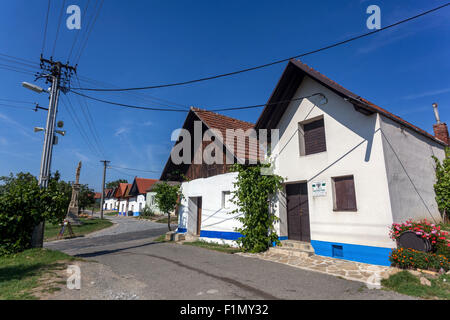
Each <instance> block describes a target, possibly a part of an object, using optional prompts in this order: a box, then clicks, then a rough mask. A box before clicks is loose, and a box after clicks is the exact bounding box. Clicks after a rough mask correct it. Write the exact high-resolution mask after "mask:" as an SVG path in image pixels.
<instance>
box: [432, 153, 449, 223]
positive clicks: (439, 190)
mask: <svg viewBox="0 0 450 320" xmlns="http://www.w3.org/2000/svg"><path fill="white" fill-rule="evenodd" d="M433 159H434V162H435V164H436V184H435V185H434V192H435V194H436V202H437V205H438V208H439V211H440V212H441V215H442V219H443V220H445V219H448V212H449V211H450V148H445V158H444V160H443V161H442V163H441V162H440V161H439V159H438V158H436V157H435V156H433Z"/></svg>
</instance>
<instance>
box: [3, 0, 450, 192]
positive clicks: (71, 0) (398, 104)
mask: <svg viewBox="0 0 450 320" xmlns="http://www.w3.org/2000/svg"><path fill="white" fill-rule="evenodd" d="M96 1H97V0H90V1H89V7H88V10H87V14H86V16H82V21H81V30H80V31H77V30H69V29H68V28H67V27H66V25H65V20H66V19H67V17H68V16H69V15H68V14H66V13H64V15H63V19H62V24H61V27H60V31H59V35H58V39H57V41H56V47H55V56H54V58H55V59H57V60H61V61H63V62H65V61H67V59H68V55H69V51H70V48H71V46H72V44H73V42H74V39H75V37H76V34H77V33H79V35H78V42H77V43H76V46H75V50H74V52H77V51H78V50H79V42H80V40H81V39H84V37H85V36H86V31H87V25H88V23H89V21H90V20H91V16H92V14H93V13H94V10H93V9H94V5H96ZM47 3H48V2H47V0H35V1H29V0H14V1H2V9H1V10H0V54H7V55H11V56H15V57H19V58H23V59H27V60H31V61H35V62H36V63H38V62H39V55H40V54H41V49H42V43H43V38H44V25H45V16H46V11H47ZM62 3H63V1H62V0H52V1H51V8H50V15H49V20H48V32H47V41H46V43H45V46H44V56H45V57H49V56H50V55H51V52H52V50H53V46H54V43H55V37H56V31H57V24H58V17H59V12H60V10H61V6H62ZM87 3H88V0H66V1H65V8H67V6H68V5H71V4H76V5H79V6H80V7H81V11H82V12H83V10H84V8H85V7H86V4H87ZM444 3H445V1H425V0H422V1H364V0H363V1H318V0H316V1H280V0H277V1H275V0H271V1H269V0H260V1H242V0H241V1H237V0H236V1H235V0H229V1H216V0H201V1H200V0H198V1H168V0H165V1H137V0H134V1H125V0H122V1H119V0H105V1H104V3H103V7H102V9H101V11H100V14H99V16H98V19H97V21H96V24H95V26H94V28H93V30H92V33H91V34H90V37H89V39H88V42H87V45H86V48H85V50H84V51H83V52H82V56H81V59H80V61H79V64H78V74H79V76H80V77H81V78H82V80H83V79H86V77H87V78H89V79H93V80H96V81H100V82H102V83H104V82H106V83H109V84H113V85H114V86H119V87H133V86H143V85H153V84H160V83H166V82H175V81H184V80H190V79H194V78H200V77H205V76H209V75H213V74H217V73H225V72H230V71H234V70H237V69H240V68H246V67H251V66H254V65H259V64H264V63H267V62H270V61H272V60H277V59H281V58H286V57H289V56H293V55H296V54H299V53H302V52H305V51H309V50H312V49H316V48H319V47H322V46H325V45H328V44H330V43H333V42H336V41H340V40H344V39H346V38H348V37H351V36H354V35H357V34H360V33H365V32H368V31H369V30H368V29H367V27H366V19H367V17H368V16H369V15H368V14H366V8H367V7H368V6H369V5H371V4H376V5H378V6H379V7H380V8H381V26H382V27H383V26H385V25H388V24H391V23H394V22H396V21H398V20H402V19H404V18H407V17H409V16H413V15H416V14H418V13H420V12H422V11H425V10H429V9H431V8H434V7H437V6H439V5H442V4H444ZM449 18H450V7H446V8H445V9H443V10H441V11H439V12H434V13H431V14H429V15H427V16H425V17H422V18H419V19H417V20H415V21H412V22H408V23H405V24H403V25H401V26H399V27H396V28H392V29H389V30H386V31H383V32H381V33H378V34H375V35H372V36H370V37H368V38H365V39H361V40H358V41H354V42H352V43H350V44H346V45H344V46H341V47H338V48H333V49H330V50H327V51H324V52H321V53H318V54H314V55H310V56H307V57H305V58H304V59H302V61H303V62H305V63H307V64H308V65H310V66H311V67H313V68H315V69H316V70H318V71H320V72H321V73H323V74H325V75H326V76H328V77H329V78H331V79H333V80H334V81H336V82H338V83H339V84H341V85H342V86H344V87H346V88H348V89H349V90H351V91H353V92H355V93H356V94H358V95H360V96H362V97H364V98H366V99H368V100H370V101H372V102H374V103H376V104H378V105H379V106H381V107H383V108H385V109H387V110H389V111H391V112H392V113H394V114H397V115H399V116H401V117H403V118H405V119H406V120H408V121H410V122H411V123H413V124H415V125H417V126H419V127H420V128H422V129H424V130H426V131H428V132H432V125H433V123H434V121H435V120H434V116H433V111H432V107H431V104H432V103H433V102H437V103H438V104H439V110H440V115H441V119H442V121H444V122H447V121H448V120H449V118H450V112H449V106H450V63H449V61H450V59H449V53H450V50H449V49H450V34H449V30H450V19H449ZM72 56H74V55H72ZM0 57H2V58H5V57H4V56H0ZM71 60H73V59H71ZM70 62H71V63H74V61H70ZM2 64H3V65H14V64H13V63H11V62H9V61H5V60H4V59H3V60H2V59H0V67H1V66H2ZM285 65H286V64H280V65H276V66H273V67H270V68H266V69H262V70H258V71H253V72H248V73H245V74H241V75H236V76H232V77H228V78H223V79H217V80H212V81H208V82H202V83H198V84H193V85H188V86H182V87H173V88H164V89H155V90H147V91H145V92H140V93H133V94H124V93H95V92H85V93H87V94H90V95H92V96H95V97H98V98H103V99H106V100H113V101H118V102H122V103H128V104H135V105H141V106H161V101H159V100H154V97H156V98H158V99H164V100H168V101H171V102H175V103H177V104H171V103H166V102H164V103H165V104H169V105H172V106H175V107H177V108H183V107H180V106H179V105H183V106H185V108H187V107H189V106H196V107H200V108H205V109H208V108H213V107H221V106H230V107H231V106H245V105H253V104H260V103H265V102H266V101H267V99H268V98H269V96H270V94H271V92H272V90H273V88H274V87H275V85H276V83H277V81H278V79H279V77H280V76H281V73H282V71H283V68H284V67H285ZM16 66H17V67H18V68H23V69H29V68H28V67H27V66H23V65H16ZM22 81H28V82H33V81H34V77H33V76H32V75H29V74H22V73H18V72H13V71H10V70H4V69H0V99H12V100H21V101H29V102H38V103H39V104H40V105H41V106H45V107H46V106H47V105H48V96H47V95H46V94H44V93H42V94H37V93H34V92H32V91H29V90H26V89H24V88H22V87H21V82H22ZM81 83H82V86H84V87H99V86H100V85H98V84H97V85H94V84H92V83H87V82H84V81H81ZM36 84H38V85H40V86H43V87H46V85H45V84H44V82H43V81H41V80H38V81H37V82H36ZM73 86H78V85H75V84H74V83H73ZM102 86H104V85H102ZM62 95H63V94H62ZM143 95H144V96H143ZM145 95H146V96H145ZM149 95H150V96H151V97H149ZM63 96H64V95H63ZM67 99H69V100H70V102H71V103H72V105H73V107H74V108H75V110H76V112H77V115H78V118H79V119H80V121H81V122H82V124H83V127H84V131H85V132H86V134H87V135H88V137H89V139H90V141H91V143H92V144H95V140H94V138H93V135H92V133H91V132H90V130H89V128H88V126H87V123H86V119H85V115H84V113H83V110H84V109H82V103H83V102H82V100H80V99H79V98H78V97H77V96H75V95H74V94H73V93H68V94H67V96H65V97H63V98H62V100H63V101H65V104H67ZM87 103H88V106H89V111H90V114H91V116H92V118H93V121H94V124H95V130H96V131H97V132H98V135H99V137H100V144H101V145H102V148H103V149H104V154H102V153H100V154H97V152H94V151H93V150H91V148H89V147H88V145H87V143H86V141H85V140H84V139H83V138H82V137H81V135H80V133H79V132H78V130H77V127H76V125H75V123H74V121H73V120H72V118H71V117H70V115H69V113H68V110H67V106H66V105H65V104H63V103H60V105H59V111H58V120H63V121H64V122H65V126H64V129H65V130H66V131H67V134H66V136H64V137H61V136H60V137H59V143H58V145H56V146H55V147H54V149H53V150H54V152H53V162H52V171H53V172H54V171H55V170H57V169H58V170H59V171H60V172H61V174H62V178H63V179H64V180H69V181H73V180H74V176H75V169H76V166H77V163H78V161H80V160H81V161H83V168H82V171H81V183H89V184H90V186H91V187H93V188H95V189H96V190H100V188H101V178H102V164H101V163H100V162H99V161H100V160H101V159H104V158H105V157H106V159H108V160H111V164H112V165H115V166H119V167H127V168H136V169H142V170H148V171H156V172H155V173H144V172H137V171H130V170H126V169H119V171H120V172H119V171H117V170H112V169H111V170H108V172H107V181H110V180H114V179H117V178H125V179H128V181H129V182H132V180H133V177H134V176H136V175H137V176H141V177H147V178H159V176H160V171H161V170H162V168H163V167H164V165H165V163H166V161H167V159H168V157H169V153H170V149H171V147H172V145H173V142H172V141H171V140H170V136H171V133H172V131H173V130H175V129H177V128H180V127H181V126H182V124H183V121H184V118H185V116H186V114H185V113H171V112H157V111H140V110H132V109H123V108H120V107H116V106H112V105H106V104H103V103H100V102H95V101H90V100H88V101H87ZM1 104H8V105H16V106H20V107H24V106H28V107H31V108H32V107H33V106H32V105H26V104H23V103H11V102H6V101H1V100H0V175H7V174H9V173H10V172H13V173H16V172H19V171H24V172H27V171H29V172H31V173H32V174H34V175H36V176H37V175H38V174H39V166H40V160H41V152H42V142H43V133H42V132H38V133H34V132H33V127H36V126H40V127H43V126H45V121H46V112H45V111H42V110H40V111H38V112H33V111H31V110H27V109H22V108H13V107H8V106H2V105H1ZM261 110H262V109H249V110H240V111H229V112H225V113H224V114H226V115H229V116H232V117H235V118H238V119H241V120H245V121H250V122H255V121H256V120H257V118H258V116H259V114H260V112H261ZM84 112H85V113H86V111H84ZM87 116H89V115H87Z"/></svg>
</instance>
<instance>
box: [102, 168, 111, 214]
mask: <svg viewBox="0 0 450 320" xmlns="http://www.w3.org/2000/svg"><path fill="white" fill-rule="evenodd" d="M100 162H103V182H102V197H101V200H100V218H101V219H103V201H104V196H105V176H106V166H107V165H108V163H109V162H110V161H108V160H101V161H100Z"/></svg>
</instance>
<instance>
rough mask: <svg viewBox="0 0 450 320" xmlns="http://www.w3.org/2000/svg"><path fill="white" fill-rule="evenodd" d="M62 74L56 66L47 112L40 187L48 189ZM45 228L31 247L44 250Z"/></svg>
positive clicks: (34, 235)
mask: <svg viewBox="0 0 450 320" xmlns="http://www.w3.org/2000/svg"><path fill="white" fill-rule="evenodd" d="M60 74H61V66H60V65H59V64H56V65H55V71H54V72H53V75H52V76H51V78H52V87H51V90H50V101H49V106H48V112H47V124H46V127H45V135H44V147H43V149H42V157H41V168H40V171H39V186H40V187H41V188H47V186H48V181H49V179H50V167H51V162H52V151H53V143H54V136H55V122H56V113H57V108H58V99H59V80H60ZM44 227H45V221H42V222H40V223H39V224H38V225H37V226H35V227H34V229H33V233H32V235H31V247H33V248H42V247H43V244H44Z"/></svg>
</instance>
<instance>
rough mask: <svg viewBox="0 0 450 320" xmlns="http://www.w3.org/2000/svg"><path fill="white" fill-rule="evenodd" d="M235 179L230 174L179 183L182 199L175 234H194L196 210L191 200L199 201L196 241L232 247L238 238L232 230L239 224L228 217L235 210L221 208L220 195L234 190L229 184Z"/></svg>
mask: <svg viewBox="0 0 450 320" xmlns="http://www.w3.org/2000/svg"><path fill="white" fill-rule="evenodd" d="M236 177H237V173H234V172H232V173H225V174H220V175H216V176H212V177H209V178H200V179H195V180H192V181H189V182H183V183H182V185H181V190H182V193H183V199H182V201H181V204H180V206H179V211H178V213H179V216H178V219H179V221H178V226H179V228H178V231H179V232H186V231H188V232H189V233H191V234H195V233H196V232H197V206H196V203H195V199H193V198H195V197H202V219H201V234H200V239H201V240H205V241H215V242H220V243H228V244H233V239H237V238H238V237H239V236H240V234H239V233H238V232H235V231H234V229H235V228H236V227H240V226H241V224H240V222H239V221H238V220H236V219H235V218H236V216H237V215H236V214H229V213H230V212H231V211H233V210H234V208H235V206H234V205H233V204H230V206H229V207H228V208H224V207H223V204H222V200H223V195H222V193H223V192H224V191H230V192H232V191H233V190H234V187H233V182H234V180H235V179H236Z"/></svg>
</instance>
